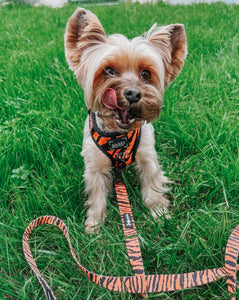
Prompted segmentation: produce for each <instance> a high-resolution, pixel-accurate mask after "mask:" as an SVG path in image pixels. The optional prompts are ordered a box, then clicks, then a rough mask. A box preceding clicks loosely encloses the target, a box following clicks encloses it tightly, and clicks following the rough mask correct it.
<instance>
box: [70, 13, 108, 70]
mask: <svg viewBox="0 0 239 300" xmlns="http://www.w3.org/2000/svg"><path fill="white" fill-rule="evenodd" d="M105 41H106V34H105V31H104V29H103V27H102V25H101V23H100V21H99V19H98V18H97V17H96V15H94V14H93V13H92V12H90V11H89V10H85V9H84V8H79V7H78V8H77V9H76V11H75V12H74V14H73V15H72V16H71V17H70V19H69V21H68V23H67V27H66V33H65V55H66V60H67V62H68V65H69V66H70V68H71V70H72V71H76V69H77V66H78V65H79V63H80V60H81V57H82V54H83V52H84V51H85V50H86V49H87V48H89V47H92V46H95V45H98V44H99V43H102V42H103V43H104V42H105Z"/></svg>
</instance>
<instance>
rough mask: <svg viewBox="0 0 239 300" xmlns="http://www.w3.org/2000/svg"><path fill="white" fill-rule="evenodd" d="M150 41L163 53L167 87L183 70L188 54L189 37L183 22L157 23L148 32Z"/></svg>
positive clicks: (160, 53)
mask: <svg viewBox="0 0 239 300" xmlns="http://www.w3.org/2000/svg"><path fill="white" fill-rule="evenodd" d="M147 38H148V41H149V43H150V44H151V45H152V46H153V47H154V48H155V49H156V50H157V52H158V53H159V55H161V57H162V59H163V62H164V67H165V87H166V86H167V85H168V84H169V83H170V82H172V81H173V80H174V79H175V78H176V76H177V75H178V73H179V72H180V71H181V69H182V67H183V64H184V60H185V58H186V56H187V38H186V33H185V30H184V25H182V24H171V25H168V26H165V27H156V26H155V25H154V26H153V27H152V28H151V29H150V31H149V32H148V34H147Z"/></svg>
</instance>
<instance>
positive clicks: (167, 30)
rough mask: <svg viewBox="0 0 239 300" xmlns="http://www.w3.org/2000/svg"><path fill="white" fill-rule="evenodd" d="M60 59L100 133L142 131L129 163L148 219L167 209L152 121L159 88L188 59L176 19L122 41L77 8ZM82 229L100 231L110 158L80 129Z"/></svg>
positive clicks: (156, 111)
mask: <svg viewBox="0 0 239 300" xmlns="http://www.w3.org/2000/svg"><path fill="white" fill-rule="evenodd" d="M64 39H65V56H66V60H67V62H68V65H69V67H70V69H71V70H72V71H74V74H75V76H76V78H77V82H78V84H79V85H80V86H81V87H82V89H83V91H84V100H85V105H86V108H87V109H88V110H89V111H91V112H93V113H94V117H95V122H96V124H97V127H98V128H99V130H100V131H101V132H103V133H109V134H111V133H114V132H119V133H122V134H123V133H128V132H130V131H133V130H135V129H137V128H141V138H140V142H139V145H138V149H137V152H136V154H135V158H134V159H135V161H134V166H135V170H136V173H137V175H138V176H139V179H140V185H141V193H142V199H143V201H144V203H145V204H146V206H147V207H148V208H149V209H150V212H151V214H152V216H153V217H154V218H158V217H160V216H161V215H162V214H165V216H166V217H170V215H169V212H168V206H169V200H168V199H167V198H166V197H165V193H166V192H167V191H168V188H167V186H166V184H167V183H169V182H170V181H169V180H168V179H167V177H166V176H164V173H163V172H162V170H161V167H160V165H159V163H158V157H157V153H156V150H155V147H154V145H155V138H154V129H153V126H152V121H154V120H156V119H157V118H158V116H159V113H160V110H161V108H162V105H163V94H164V90H165V88H166V87H167V86H168V84H169V83H171V82H172V81H173V80H174V79H175V78H176V76H177V75H178V73H179V72H180V71H181V69H182V67H183V64H184V60H185V58H186V56H187V39H186V34H185V29H184V26H183V25H182V24H171V25H168V26H163V27H158V26H157V24H154V25H153V26H152V27H151V29H149V31H148V32H147V33H145V34H144V35H143V36H139V37H135V38H133V39H132V40H129V39H127V38H126V37H125V36H124V35H121V34H112V35H109V36H107V35H106V33H105V31H104V29H103V27H102V25H101V23H100V21H99V19H98V18H97V16H96V15H95V14H93V13H92V12H91V11H89V10H85V9H83V8H77V9H76V11H75V12H74V14H73V15H72V16H71V17H70V19H69V20H68V23H67V27H66V32H65V37H64ZM81 155H82V156H83V158H84V163H85V171H84V180H85V191H86V193H87V195H88V200H87V202H86V205H87V206H88V210H87V219H86V221H85V229H86V232H88V233H92V232H94V231H97V230H98V229H99V224H100V223H102V222H104V220H105V217H106V209H107V207H106V206H107V205H106V197H107V195H108V194H109V193H110V191H111V188H112V181H113V176H112V162H111V160H110V158H109V157H107V155H105V153H103V152H102V151H100V149H99V148H98V147H97V145H96V144H95V142H94V141H93V139H92V137H91V134H90V130H89V116H88V117H87V119H86V122H85V127H84V139H83V148H82V152H81Z"/></svg>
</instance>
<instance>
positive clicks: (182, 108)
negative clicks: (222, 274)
mask: <svg viewBox="0 0 239 300" xmlns="http://www.w3.org/2000/svg"><path fill="white" fill-rule="evenodd" d="M75 8H76V4H71V5H69V6H66V7H64V8H62V9H57V10H53V9H51V8H44V7H40V8H33V7H30V6H27V5H13V4H11V5H9V6H6V7H0V91H1V92H0V299H3V298H4V299H45V296H44V294H43V290H42V288H41V286H40V284H39V282H38V280H37V279H36V278H35V276H34V275H33V273H32V271H31V270H30V268H29V266H28V265H27V263H26V261H25V258H24V256H23V251H22V235H23V232H24V230H25V228H26V226H27V225H28V224H29V223H30V222H31V221H32V220H33V219H35V218H36V217H39V216H41V215H45V214H51V215H55V216H58V217H60V218H61V219H62V220H63V221H65V222H66V224H67V225H68V226H69V231H70V235H71V238H72V243H73V246H74V248H75V250H76V252H77V255H78V258H79V259H80V261H81V263H82V264H83V266H85V267H86V268H88V269H89V270H92V271H95V272H96V273H98V274H104V275H111V276H112V275H114V276H123V275H133V274H132V271H131V267H130V265H129V262H128V258H127V253H126V248H125V245H124V238H123V233H122V230H121V223H120V218H119V213H118V208H117V205H116V203H115V198H114V197H113V196H112V197H110V198H109V199H108V217H107V220H106V223H105V225H102V226H101V231H100V233H98V234H94V235H92V236H89V235H87V234H86V233H85V231H84V221H85V213H86V209H85V207H84V202H85V200H86V196H85V194H84V182H83V180H82V179H83V176H82V175H83V170H84V165H83V160H82V158H81V156H80V152H81V144H82V133H83V124H84V119H85V117H86V115H87V112H86V109H85V106H84V101H83V92H82V91H81V89H80V88H79V86H78V85H77V83H76V80H75V78H74V76H73V74H72V72H71V71H70V70H69V69H68V66H67V64H66V61H65V57H64V42H63V35H64V31H65V26H66V22H67V19H68V18H69V17H70V15H71V14H72V13H73V11H74V10H75ZM90 9H91V10H92V11H93V12H94V13H96V14H97V15H98V16H99V18H100V19H101V21H102V24H103V26H104V27H105V30H106V32H107V34H110V33H114V32H119V33H123V34H125V35H127V36H128V37H129V38H131V37H133V36H135V35H139V34H142V33H143V32H145V31H146V30H147V29H149V28H150V26H151V25H152V24H153V23H155V22H158V23H159V24H170V23H183V24H185V29H186V33H187V37H188V48H189V54H188V57H187V60H186V63H185V66H184V68H183V71H182V72H181V74H180V75H179V77H178V78H177V79H176V81H175V82H174V83H173V84H171V85H170V86H169V88H168V89H167V91H166V93H165V105H164V108H163V110H162V113H161V116H160V118H159V120H158V121H157V122H155V124H154V125H155V129H156V148H157V152H158V154H159V160H160V164H161V165H162V167H163V169H164V171H165V172H166V174H167V176H168V177H169V178H171V179H172V180H174V182H175V183H174V184H173V185H172V190H171V191H170V194H169V198H170V199H171V207H170V212H171V215H172V219H170V220H166V219H162V221H161V222H155V221H154V220H153V219H152V217H151V216H150V214H149V211H148V209H147V208H146V207H145V206H144V205H143V203H142V201H141V196H140V192H139V187H138V182H137V179H136V178H135V173H134V170H133V168H129V169H127V170H126V171H125V172H124V178H125V181H126V184H127V188H128V192H129V196H130V200H131V203H132V209H133V214H134V218H135V221H136V226H137V228H138V233H139V239H140V244H141V249H142V253H143V258H144V265H145V271H146V273H147V274H154V273H158V274H160V273H181V272H189V271H196V270H202V269H206V268H214V267H219V266H222V265H223V264H224V253H225V246H226V243H227V239H228V237H229V235H230V233H231V231H232V230H233V229H234V228H235V227H236V226H237V225H238V224H239V201H238V200H239V197H238V190H239V186H238V182H239V181H238V179H239V178H238V107H237V105H238V103H239V83H238V77H239V6H227V5H224V4H222V3H217V4H212V5H206V4H202V5H193V6H169V5H165V4H163V3H158V4H156V5H150V4H149V5H143V6H142V5H138V4H126V5H125V4H123V3H122V4H120V5H114V6H91V7H90ZM31 247H32V251H33V255H34V257H35V258H36V262H37V264H38V267H39V269H40V270H41V272H42V274H44V276H45V278H46V279H47V281H48V283H49V285H50V286H51V287H52V289H53V290H54V292H55V295H56V297H57V299H141V297H140V296H139V295H130V294H117V293H113V292H110V291H108V290H104V289H103V288H101V287H98V286H96V285H95V284H94V283H92V282H91V281H89V280H88V278H86V277H85V276H84V275H83V274H82V273H81V272H80V270H79V269H78V267H77V266H76V264H75V262H74V260H73V258H72V257H71V255H70V252H69V249H68V245H67V243H66V241H65V239H64V237H63V235H62V234H61V232H60V231H58V230H57V229H55V228H53V227H51V226H48V227H46V226H42V228H39V229H36V230H35V231H34V232H33V234H32V236H31ZM159 298H160V299H185V300H186V299H187V300H189V299H229V298H228V293H227V286H226V280H225V279H220V280H219V281H217V282H215V283H212V284H210V285H208V286H202V287H199V288H197V289H191V290H185V291H180V292H171V293H160V294H152V295H150V296H149V297H148V299H159Z"/></svg>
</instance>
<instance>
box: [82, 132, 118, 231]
mask: <svg viewBox="0 0 239 300" xmlns="http://www.w3.org/2000/svg"><path fill="white" fill-rule="evenodd" d="M86 127H87V126H86ZM81 155H82V156H83V157H84V162H85V172H84V179H85V191H86V194H87V195H88V200H87V202H86V205H87V206H88V210H87V219H86V222H85V229H86V232H88V233H93V232H95V231H98V230H99V227H98V225H99V223H101V222H104V219H105V216H106V197H107V195H108V193H109V192H110V190H111V188H112V174H111V171H112V168H111V161H110V159H109V158H108V157H107V156H106V155H105V154H103V153H102V152H101V151H100V150H99V149H98V148H97V146H96V145H95V144H94V142H93V140H92V138H91V136H90V135H89V129H88V128H87V129H86V130H85V135H84V141H83V149H82V152H81Z"/></svg>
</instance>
